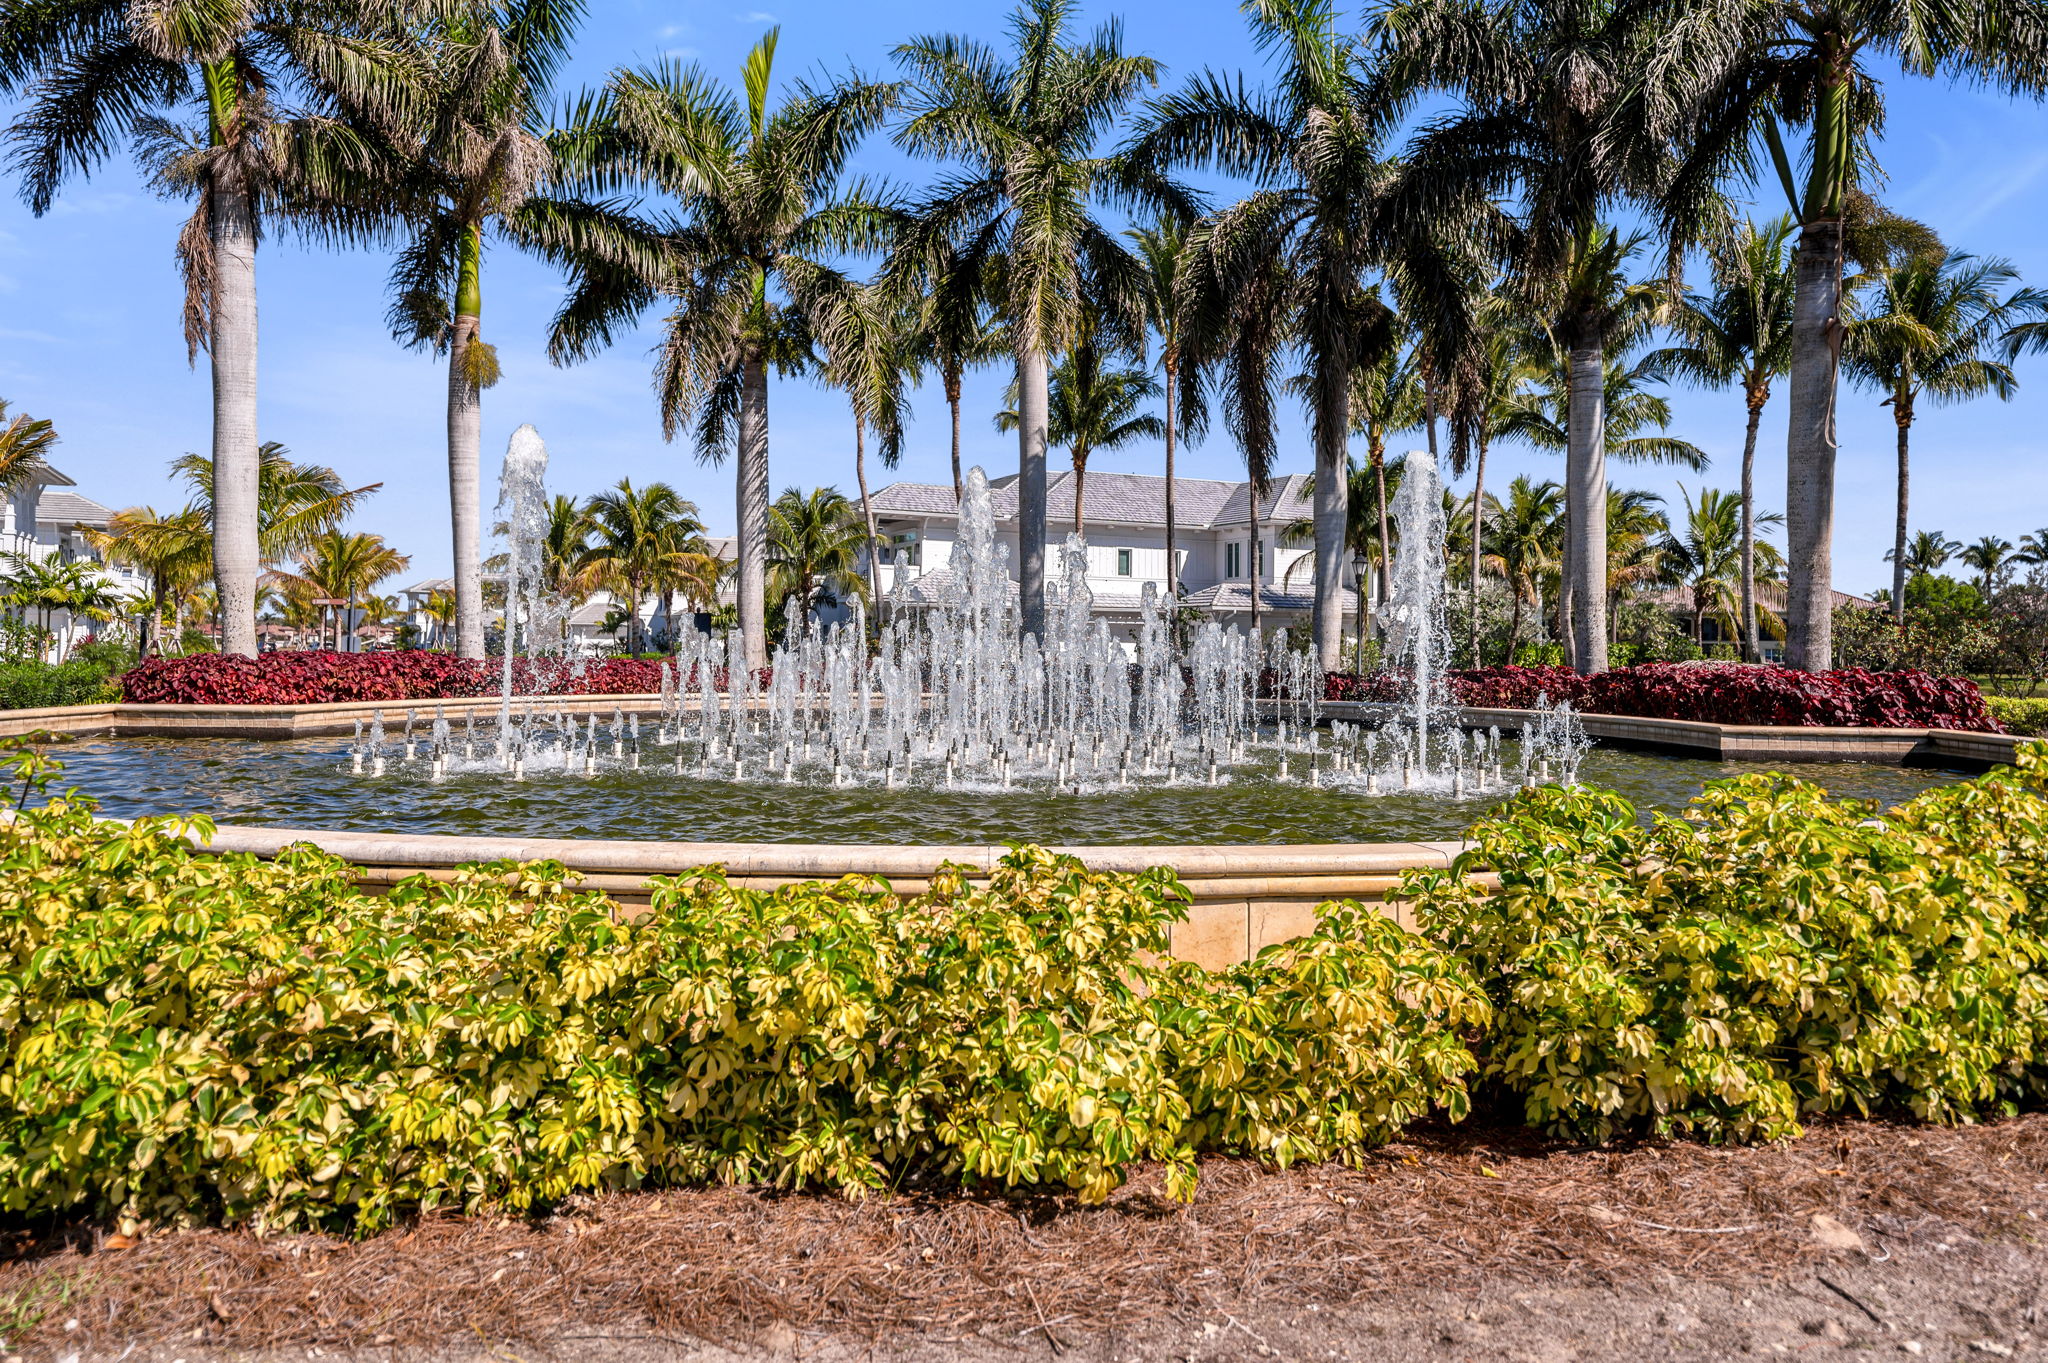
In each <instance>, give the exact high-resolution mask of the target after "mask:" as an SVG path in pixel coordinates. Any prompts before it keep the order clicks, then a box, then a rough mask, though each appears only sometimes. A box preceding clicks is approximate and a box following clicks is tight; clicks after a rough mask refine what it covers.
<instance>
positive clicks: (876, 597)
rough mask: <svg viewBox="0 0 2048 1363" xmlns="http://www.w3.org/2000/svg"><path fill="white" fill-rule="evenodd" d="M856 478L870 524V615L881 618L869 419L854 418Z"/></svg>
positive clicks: (879, 551)
mask: <svg viewBox="0 0 2048 1363" xmlns="http://www.w3.org/2000/svg"><path fill="white" fill-rule="evenodd" d="M853 480H854V482H856V483H858V484H860V512H861V516H862V517H863V518H864V519H865V520H866V521H867V527H868V602H869V605H868V618H869V620H871V621H874V622H877V623H879V622H880V619H881V610H882V567H881V561H882V544H881V539H880V537H879V536H877V535H876V534H875V504H874V503H873V502H871V501H869V500H868V436H867V423H866V422H864V421H862V420H861V419H860V418H859V417H855V418H854V419H853Z"/></svg>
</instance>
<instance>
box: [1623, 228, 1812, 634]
mask: <svg viewBox="0 0 2048 1363" xmlns="http://www.w3.org/2000/svg"><path fill="white" fill-rule="evenodd" d="M1793 231H1794V224H1793V221H1792V219H1791V218H1789V217H1780V218H1775V219H1773V220H1771V221H1770V222H1767V223H1765V224H1763V225H1762V226H1758V225H1757V223H1756V222H1754V221H1752V220H1748V219H1745V220H1744V221H1743V223H1742V225H1741V226H1740V227H1738V228H1736V229H1735V231H1734V232H1733V234H1732V235H1730V236H1729V237H1727V238H1726V239H1724V240H1721V241H1717V242H1714V243H1713V244H1712V246H1711V248H1710V249H1709V252H1708V257H1709V259H1710V260H1711V262H1712V264H1713V274H1714V287H1713V289H1712V291H1710V292H1708V293H1705V294H1700V293H1686V294H1684V295H1682V296H1680V297H1679V298H1677V299H1675V300H1674V301H1673V304H1672V306H1671V309H1670V310H1669V311H1668V312H1667V313H1666V314H1665V315H1664V319H1663V320H1664V323H1665V325H1666V326H1668V327H1669V328H1670V329H1671V330H1672V331H1673V332H1675V333H1676V334H1677V337H1678V340H1679V344H1677V345H1675V346H1671V347H1669V348H1667V349H1664V350H1660V351H1658V352H1657V353H1656V354H1655V355H1654V356H1652V357H1651V358H1652V361H1653V362H1654V363H1655V364H1656V365H1657V367H1658V368H1659V369H1660V370H1662V371H1663V372H1665V373H1667V374H1675V375H1678V376H1679V377H1682V378H1686V379H1690V380H1691V381H1692V382H1694V383H1698V384H1703V385H1709V386H1714V387H1725V386H1726V385H1728V384H1735V385H1737V386H1739V387H1740V388H1741V389H1742V398H1743V406H1744V407H1745V408H1746V409H1747V410H1748V413H1749V423H1748V425H1747V427H1746V428H1745V429H1744V432H1743V437H1742V490H1741V496H1742V614H1741V622H1742V628H1741V636H1742V656H1743V658H1744V660H1745V661H1748V662H1760V661H1762V659H1763V643H1762V640H1761V638H1760V637H1759V635H1758V632H1757V619H1756V433H1757V427H1758V425H1759V424H1761V422H1762V421H1763V415H1764V406H1765V404H1767V403H1768V402H1769V401H1770V400H1771V385H1772V384H1773V383H1774V382H1775V381H1776V380H1777V379H1778V378H1779V377H1780V376H1782V375H1783V374H1784V373H1785V371H1786V369H1787V368H1788V367H1789V366H1790V364H1791V362H1792V295H1793V278H1792V266H1791V260H1790V258H1789V254H1788V253H1789V249H1790V247H1791V245H1792V234H1793Z"/></svg>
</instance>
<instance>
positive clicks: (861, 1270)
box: [0, 1114, 2048, 1357]
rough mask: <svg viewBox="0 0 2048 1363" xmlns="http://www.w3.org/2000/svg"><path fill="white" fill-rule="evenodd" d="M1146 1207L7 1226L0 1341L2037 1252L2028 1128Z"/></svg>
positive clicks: (1412, 1158)
mask: <svg viewBox="0 0 2048 1363" xmlns="http://www.w3.org/2000/svg"><path fill="white" fill-rule="evenodd" d="M1159 1189H1160V1185H1159V1181H1158V1179H1157V1178H1156V1176H1155V1175H1154V1174H1152V1173H1150V1172H1147V1173H1144V1174H1141V1175H1140V1176H1139V1177H1138V1178H1136V1179H1134V1180H1133V1182H1132V1184H1131V1185H1130V1186H1129V1187H1127V1188H1125V1189H1124V1190H1123V1191H1121V1192H1120V1193H1118V1194H1117V1195H1116V1196H1115V1197H1114V1198H1113V1199H1112V1200H1111V1201H1110V1203H1109V1204H1108V1205H1107V1206H1105V1207H1097V1208H1082V1207H1077V1206H1075V1205H1073V1204H1072V1203H1071V1202H1070V1201H1068V1200H1064V1199H1056V1198H1005V1197H972V1196H965V1195H962V1194H960V1193H958V1192H949V1193H948V1192H933V1193H928V1194H910V1195H899V1196H891V1197H876V1198H871V1199H869V1200H867V1201H865V1202H861V1203H852V1202H847V1201H843V1200H840V1199H837V1198H834V1197H829V1196H816V1195H786V1194H775V1193H770V1192H762V1191H755V1190H743V1189H710V1190H692V1191H674V1192H657V1193H637V1194H621V1195H616V1196H606V1197H593V1198H586V1199H579V1200H577V1201H576V1202H574V1203H573V1204H571V1205H569V1206H566V1207H563V1208H560V1209H558V1211H557V1212H556V1214H554V1215H551V1216H549V1217H547V1218H546V1219H543V1220H535V1221H504V1220H491V1219H464V1218H459V1217H436V1218H432V1219H428V1220H425V1221H422V1222H420V1223H418V1224H416V1225H413V1226H410V1227H406V1228H402V1229H399V1230H394V1231H392V1232H389V1233H387V1234H383V1235H379V1236H376V1237H374V1238H372V1239H369V1240H365V1241H360V1242H351V1241H348V1240H343V1239H336V1238H331V1237H324V1236H312V1235H281V1236H272V1237H267V1238H258V1237H256V1236H253V1235H249V1234H246V1233H237V1232H227V1231H201V1232H186V1233H177V1234H164V1235H157V1236H150V1237H147V1238H145V1239H144V1240H142V1241H141V1243H139V1244H137V1245H135V1246H133V1247H130V1248H123V1249H119V1250H118V1251H117V1250H114V1249H111V1248H108V1247H107V1241H108V1237H107V1236H106V1235H105V1234H104V1233H103V1232H98V1231H94V1230H92V1229H91V1228H82V1227H69V1228H64V1229H62V1230H60V1231H48V1230H46V1231H42V1232H33V1233H32V1232H26V1231H18V1232H16V1233H15V1234H13V1236H12V1237H11V1238H7V1239H4V1240H0V1251H4V1257H0V1335H7V1334H11V1335H12V1339H11V1341H10V1342H11V1343H12V1345H13V1347H15V1348H17V1349H19V1348H22V1347H24V1345H26V1346H27V1347H30V1348H31V1349H33V1348H35V1347H36V1346H37V1345H38V1344H40V1345H42V1346H53V1345H62V1346H63V1347H64V1348H65V1349H67V1350H83V1352H84V1354H85V1356H86V1357H93V1356H95V1355H96V1354H98V1353H99V1352H100V1351H102V1350H104V1349H107V1347H108V1346H110V1345H111V1346H112V1348H111V1352H119V1351H120V1348H121V1344H122V1342H124V1341H134V1340H145V1341H185V1340H192V1341H203V1342H204V1343H205V1344H206V1345H208V1346H209V1347H211V1348H214V1349H262V1348H274V1347H281V1346H286V1345H291V1346H326V1347H334V1346H342V1347H363V1346H370V1345H377V1346H386V1345H389V1346H409V1345H432V1344H440V1343H449V1342H455V1341H461V1340H464V1339H476V1338H481V1337H486V1336H487V1337H489V1338H492V1339H515V1340H516V1339H545V1338H547V1337H548V1336H550V1335H551V1334H553V1333H556V1332H558V1331H560V1330H561V1329H562V1328H563V1327H564V1326H565V1325H566V1324H573V1325H576V1326H578V1327H590V1326H595V1327H600V1328H606V1329H612V1330H628V1331H630V1330H649V1331H655V1332H660V1333H663V1334H672V1335H679V1336H693V1337H696V1338H701V1339H711V1340H735V1339H739V1340H744V1339H749V1338H755V1337H758V1335H759V1332H761V1331H762V1330H764V1329H767V1328H769V1327H770V1326H772V1325H773V1324H774V1323H775V1322H787V1323H788V1324H789V1325H791V1326H794V1327H796V1328H798V1329H803V1330H818V1329H825V1330H845V1331H852V1332H856V1333H863V1334H869V1335H871V1336H873V1335H882V1334H895V1333H899V1332H914V1333H918V1334H924V1335H967V1334H971V1333H974V1332H977V1331H1010V1332H1030V1331H1032V1330H1033V1329H1034V1328H1037V1329H1039V1330H1042V1331H1047V1332H1048V1333H1049V1332H1050V1330H1051V1329H1052V1328H1059V1329H1063V1330H1066V1331H1069V1332H1076V1333H1086V1332H1088V1331H1091V1330H1109V1329H1114V1328H1115V1327H1116V1326H1117V1325H1118V1323H1120V1322H1128V1321H1130V1320H1133V1319H1145V1318H1148V1317H1155V1316H1164V1315H1167V1314H1169V1313H1183V1314H1185V1313H1189V1312H1197V1311H1209V1312H1213V1311H1231V1310H1238V1311H1243V1310H1245V1309H1247V1308H1249V1307H1252V1306H1258V1307H1261V1308H1262V1309H1266V1310H1269V1311H1270V1310H1274V1309H1284V1308H1286V1307H1288V1306H1290V1305H1300V1306H1306V1305H1308V1304H1310V1303H1318V1304H1324V1305H1327V1306H1337V1305H1341V1304H1344V1303H1349V1302H1355V1301H1358V1300H1361V1299H1363V1298H1364V1297H1365V1296H1367V1295H1368V1294H1373V1293H1382V1292H1384V1291H1385V1290H1387V1289H1388V1288H1399V1287H1404V1286H1414V1287H1421V1286H1424V1285H1426V1286H1428V1287H1430V1288H1432V1289H1444V1288H1449V1289H1453V1290H1455V1289H1457V1288H1458V1287H1459V1286H1460V1284H1468V1283H1474V1282H1476V1281H1478V1280H1480V1279H1485V1280H1487V1281H1489V1282H1493V1283H1498V1282H1501V1281H1503V1280H1506V1281H1513V1280H1518V1279H1520V1280H1527V1281H1542V1282H1548V1283H1558V1282H1572V1281H1579V1282H1591V1283H1614V1282H1623V1281H1628V1280H1631V1279H1640V1278H1642V1277H1644V1276H1645V1275H1658V1274H1664V1275H1670V1274H1678V1275H1683V1276H1684V1277H1686V1278H1687V1279H1688V1280H1691V1281H1695V1282H1697V1281H1712V1280H1716V1279H1720V1280H1728V1281H1733V1280H1734V1279H1736V1278H1745V1279H1754V1278H1755V1277H1756V1276H1757V1275H1758V1274H1760V1273H1761V1274H1770V1273H1772V1272H1791V1271H1795V1270H1798V1271H1810V1269H1811V1267H1812V1265H1813V1263H1814V1262H1815V1261H1816V1260H1817V1259H1821V1258H1824V1257H1825V1256H1827V1255H1828V1254H1830V1253H1835V1252H1840V1250H1841V1249H1842V1248H1843V1238H1844V1237H1845V1236H1851V1235H1853V1236H1854V1237H1860V1244H1861V1247H1862V1248H1863V1250H1864V1251H1865V1252H1866V1254H1867V1255H1868V1256H1870V1258H1872V1259H1882V1258H1883V1257H1885V1256H1888V1255H1889V1254H1890V1253H1891V1252H1892V1251H1893V1250H1894V1249H1912V1248H1914V1247H1916V1246H1917V1247H1925V1246H1929V1245H1933V1244H1935V1243H1936V1242H1937V1241H1943V1240H1944V1239H1945V1238H1946V1237H1952V1236H1954V1235H1956V1234H1959V1233H1960V1234H1963V1235H1967V1236H1974V1237H1979V1238H1984V1239H1990V1240H1993V1241H1997V1240H2000V1239H2005V1240H2012V1241H2019V1242H2024V1243H2027V1244H2032V1243H2034V1242H2035V1241H2036V1239H2037V1238H2038V1233H2039V1230H2040V1225H2041V1219H2042V1218H2044V1217H2048V1114H2036V1115H2031V1116H2026V1117H2021V1118H2016V1119H2013V1120H2009V1121H2003V1122H1998V1123H1993V1124H1989V1125H1985V1126H1980V1127H1972V1128H1965V1129H1961V1130H1939V1129H1930V1128H1926V1127H1919V1126H1903V1125H1893V1124H1888V1123H1881V1122H1849V1121H1843V1122H1827V1123H1819V1124H1816V1125H1815V1126H1814V1127H1813V1128H1812V1130H1811V1132H1810V1133H1809V1135H1808V1136H1807V1137H1806V1138H1804V1139H1802V1140H1800V1141H1797V1142H1793V1143H1790V1144H1786V1145H1777V1146H1765V1147H1755V1148H1739V1149H1716V1148H1711V1147H1705V1146H1698V1145H1690V1144H1653V1145H1638V1146H1634V1147H1631V1148H1628V1149H1620V1150H1602V1151H1588V1150H1583V1149H1577V1148H1570V1147H1560V1146H1556V1145H1551V1144H1547V1143H1544V1142H1540V1141H1538V1140H1536V1139H1535V1138H1533V1137H1530V1136H1529V1135H1528V1134H1527V1133H1524V1132H1503V1131H1488V1130H1484V1129H1472V1128H1469V1127H1467V1128H1457V1129H1448V1130H1442V1131H1430V1132H1426V1133H1423V1134H1420V1135H1418V1136H1416V1137H1415V1138H1413V1139H1411V1140H1409V1141H1406V1142H1404V1143H1402V1144H1399V1145H1395V1146H1392V1147H1389V1148H1388V1149H1387V1150H1385V1151H1383V1152H1381V1153H1380V1154H1379V1155H1378V1156H1377V1157H1375V1158H1374V1159H1373V1160H1372V1161H1371V1162H1370V1164H1369V1165H1368V1167H1366V1168H1364V1169H1360V1170H1350V1169H1341V1168H1334V1167H1329V1166H1321V1167H1316V1168H1305V1169H1294V1170H1289V1171H1284V1172H1275V1171H1271V1170H1265V1169H1261V1168H1259V1167H1258V1166H1256V1165H1253V1164H1250V1163H1246V1162H1242V1161H1231V1160H1212V1161H1208V1162H1206V1163H1205V1164H1204V1165H1203V1168H1202V1186H1201V1191H1200V1194H1199V1196H1198V1198H1197V1200H1196V1201H1195V1203H1194V1204H1193V1206H1191V1207H1187V1208H1181V1207H1177V1206H1175V1205H1174V1204H1171V1203H1169V1202H1167V1201H1166V1200H1165V1199H1164V1198H1163V1197H1162V1196H1161V1194H1160V1191H1159ZM1816 1217H1820V1218H1822V1220H1820V1221H1819V1222H1818V1223H1817V1222H1816V1219H1815V1218H1816ZM1828 1218H1832V1221H1830V1220H1829V1219H1828ZM1834 1222H1839V1223H1840V1225H1839V1226H1837V1225H1835V1224H1833V1223H1834ZM1831 1240H1832V1241H1833V1242H1834V1243H1833V1244H1832V1245H1831V1244H1830V1241H1831ZM1939 1247H1940V1248H1943V1249H1946V1248H1947V1247H1948V1246H1947V1245H1946V1244H1945V1243H1943V1244H1941V1245H1940V1246H1939ZM38 1318H39V1319H38Z"/></svg>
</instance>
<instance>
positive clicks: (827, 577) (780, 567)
mask: <svg viewBox="0 0 2048 1363" xmlns="http://www.w3.org/2000/svg"><path fill="white" fill-rule="evenodd" d="M866 542H867V541H866V532H865V529H864V527H863V525H862V523H861V517H860V512H859V511H858V510H857V509H856V508H855V506H854V504H853V503H852V502H850V501H848V500H847V499H846V496H845V494H844V493H842V492H840V491H839V489H838V488H833V487H814V488H812V489H811V490H810V492H809V493H802V492H798V491H797V490H796V489H795V488H793V487H791V488H784V489H783V490H782V495H781V496H780V497H777V498H776V499H775V504H774V505H773V506H771V507H769V508H768V596H769V599H770V600H772V601H775V602H777V603H778V604H780V606H781V608H782V613H783V618H784V619H786V620H792V621H794V620H801V619H803V618H805V617H806V616H808V615H809V614H810V612H811V611H812V609H814V608H815V607H817V606H820V605H825V604H829V603H832V602H839V601H849V600H856V599H859V598H862V597H865V596H866V595H867V592H868V583H867V581H866V580H865V579H863V578H862V576H861V570H860V562H861V550H862V547H863V545H865V543H866ZM792 602H794V603H795V606H796V614H795V616H794V617H792V616H791V615H790V605H791V603H792Z"/></svg>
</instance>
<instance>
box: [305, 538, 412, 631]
mask: <svg viewBox="0 0 2048 1363" xmlns="http://www.w3.org/2000/svg"><path fill="white" fill-rule="evenodd" d="M410 562H412V560H411V559H409V558H408V557H406V556H405V555H404V554H401V553H399V552H398V551H397V550H396V549H393V548H392V547H391V546H390V545H388V544H386V543H385V542H384V537H383V536H382V535H370V534H362V533H356V534H346V533H344V532H342V531H340V530H329V531H327V532H326V533H325V534H322V535H319V536H317V537H315V538H314V540H313V542H312V543H311V544H309V545H308V546H307V547H306V548H305V549H304V550H303V551H302V552H301V553H300V554H299V560H298V565H297V567H296V569H294V570H276V571H273V572H272V574H271V576H272V578H273V579H274V580H275V581H276V582H277V583H278V585H279V586H281V587H283V588H285V589H286V590H287V591H289V590H290V589H291V588H292V587H293V586H294V585H297V586H299V587H300V588H301V589H310V590H311V591H312V593H313V595H314V596H316V597H323V598H325V599H326V600H328V601H331V602H338V603H340V604H341V606H342V608H343V611H342V615H341V617H340V619H339V620H338V621H337V622H336V624H335V645H336V647H338V648H350V649H352V648H353V645H354V635H355V626H356V603H357V602H359V601H361V600H362V599H363V598H364V597H365V596H368V595H369V594H370V591H371V589H372V588H374V587H375V586H376V585H377V584H378V583H379V582H382V581H384V579H386V578H388V577H390V576H391V575H392V574H393V573H399V572H403V571H405V567H406V565H407V564H409V563H410ZM344 630H346V633H345V634H344Z"/></svg>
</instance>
